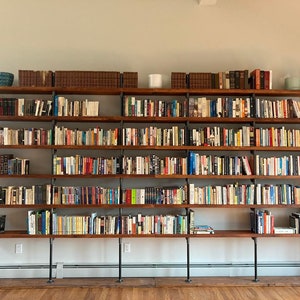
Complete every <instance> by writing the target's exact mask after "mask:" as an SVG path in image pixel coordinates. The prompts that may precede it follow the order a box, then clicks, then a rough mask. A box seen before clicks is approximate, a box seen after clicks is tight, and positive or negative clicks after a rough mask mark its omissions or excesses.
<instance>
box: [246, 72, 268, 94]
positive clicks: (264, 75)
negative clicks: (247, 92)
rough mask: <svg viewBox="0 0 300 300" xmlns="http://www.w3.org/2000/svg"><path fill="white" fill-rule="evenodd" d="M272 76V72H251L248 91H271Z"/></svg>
mask: <svg viewBox="0 0 300 300" xmlns="http://www.w3.org/2000/svg"><path fill="white" fill-rule="evenodd" d="M272 74H273V73H272V70H261V69H254V70H252V71H251V72H250V74H249V75H250V76H249V79H248V82H249V87H250V89H257V90H260V89H262V90H271V89H272V81H273V75H272Z"/></svg>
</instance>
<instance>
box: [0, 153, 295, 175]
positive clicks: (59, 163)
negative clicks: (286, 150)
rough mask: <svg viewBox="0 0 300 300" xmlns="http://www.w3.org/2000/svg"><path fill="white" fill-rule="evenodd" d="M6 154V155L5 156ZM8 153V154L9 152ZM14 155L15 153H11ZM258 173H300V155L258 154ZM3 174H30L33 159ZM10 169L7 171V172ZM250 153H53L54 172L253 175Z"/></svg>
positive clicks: (8, 166)
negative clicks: (98, 155) (119, 155)
mask: <svg viewBox="0 0 300 300" xmlns="http://www.w3.org/2000/svg"><path fill="white" fill-rule="evenodd" d="M4 156H5V155H3V157H4ZM6 156H7V155H6ZM10 157H11V156H10ZM254 160H255V170H256V171H255V173H256V175H265V176H268V175H272V176H274V175H278V176H286V175H293V176H298V175H300V156H295V155H284V156H281V157H275V156H272V157H263V156H260V155H255V156H254ZM0 162H1V165H0V166H1V168H0V170H1V174H8V175H28V174H29V166H30V161H29V159H27V158H12V157H11V158H9V159H8V160H6V161H5V160H4V159H3V160H1V158H0ZM5 172H6V173H5ZM253 173H254V172H253V171H252V167H251V164H250V159H249V158H248V157H247V156H229V155H227V156H224V155H223V156H218V155H201V154H199V153H196V152H193V151H190V152H189V154H188V157H169V156H167V157H163V158H160V157H159V156H157V155H155V154H153V155H148V156H145V157H143V156H136V157H131V156H123V157H111V158H105V157H90V156H87V157H86V156H81V155H78V154H77V155H75V156H66V157H64V156H57V155H54V156H53V174H54V175H75V174H78V175H79V174H86V175H87V174H95V175H96V174H128V175H131V174H140V175H149V174H160V175H174V174H181V175H252V174H253Z"/></svg>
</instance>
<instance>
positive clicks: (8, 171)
mask: <svg viewBox="0 0 300 300" xmlns="http://www.w3.org/2000/svg"><path fill="white" fill-rule="evenodd" d="M29 166H30V161H29V159H27V158H18V157H14V155H13V154H0V174H2V175H28V174H29Z"/></svg>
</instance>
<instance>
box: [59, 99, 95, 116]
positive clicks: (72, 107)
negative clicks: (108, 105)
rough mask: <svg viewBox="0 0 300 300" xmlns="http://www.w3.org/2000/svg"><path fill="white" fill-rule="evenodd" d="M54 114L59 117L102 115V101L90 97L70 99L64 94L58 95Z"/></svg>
mask: <svg viewBox="0 0 300 300" xmlns="http://www.w3.org/2000/svg"><path fill="white" fill-rule="evenodd" d="M53 115H54V116H58V117H61V116H66V117H67V116H70V117H79V116H82V117H86V116H89V117H95V116H100V101H99V100H96V101H94V100H88V99H85V100H69V99H67V98H66V97H63V96H56V97H55V98H54V107H53Z"/></svg>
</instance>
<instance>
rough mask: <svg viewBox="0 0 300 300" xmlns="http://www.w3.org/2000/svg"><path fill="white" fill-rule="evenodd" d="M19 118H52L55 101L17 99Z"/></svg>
mask: <svg viewBox="0 0 300 300" xmlns="http://www.w3.org/2000/svg"><path fill="white" fill-rule="evenodd" d="M14 105H15V106H16V110H17V115H18V116H51V115H52V109H53V101H52V100H50V99H48V100H45V99H24V98H19V99H15V103H14Z"/></svg>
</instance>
